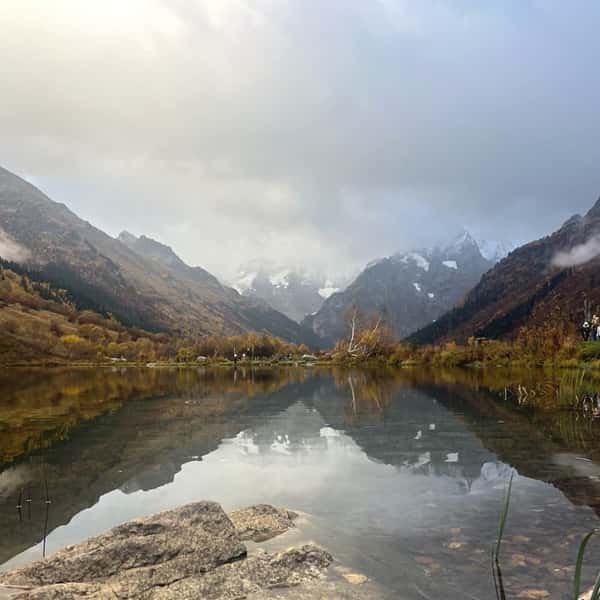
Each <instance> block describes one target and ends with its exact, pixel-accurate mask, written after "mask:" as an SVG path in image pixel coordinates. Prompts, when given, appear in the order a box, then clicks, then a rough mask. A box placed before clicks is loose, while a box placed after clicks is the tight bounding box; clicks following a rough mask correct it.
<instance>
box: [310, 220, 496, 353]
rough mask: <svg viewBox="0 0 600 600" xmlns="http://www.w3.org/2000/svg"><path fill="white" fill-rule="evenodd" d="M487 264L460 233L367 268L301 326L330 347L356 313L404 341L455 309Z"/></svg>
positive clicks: (490, 265) (343, 332) (478, 250)
mask: <svg viewBox="0 0 600 600" xmlns="http://www.w3.org/2000/svg"><path fill="white" fill-rule="evenodd" d="M492 265H493V263H492V262H491V261H490V260H488V259H486V258H484V257H483V256H482V254H481V251H480V248H479V245H478V244H477V242H476V241H475V240H474V239H473V238H472V237H471V236H470V235H469V234H468V233H466V232H465V233H463V234H462V235H461V236H460V237H459V238H457V239H456V240H455V241H454V242H453V243H452V244H450V245H448V246H447V247H445V248H435V249H433V250H419V251H415V252H408V253H401V254H396V255H394V256H390V257H388V258H384V259H381V260H378V261H375V262H373V263H371V264H369V265H368V266H367V267H366V269H364V271H363V272H362V273H361V274H360V275H359V276H358V277H357V278H356V280H355V281H354V282H353V283H352V284H351V285H350V286H349V287H348V288H347V289H346V290H345V291H343V292H339V293H335V294H333V295H332V296H331V297H330V298H329V299H328V300H327V301H326V302H325V303H324V304H323V307H322V308H321V309H320V310H319V311H318V312H317V313H316V314H315V315H311V316H309V317H307V318H306V320H305V321H304V324H305V325H306V326H307V327H310V328H311V329H312V330H313V331H314V332H315V334H317V335H318V336H320V337H321V338H323V339H325V340H327V341H328V342H329V343H331V342H333V341H335V340H337V339H340V338H342V337H344V336H345V335H346V334H347V333H348V327H347V318H348V313H349V312H350V311H352V310H353V309H354V308H357V309H359V310H360V311H361V312H362V313H366V314H367V315H368V314H377V315H380V316H382V317H383V318H384V319H385V321H386V323H387V324H388V325H389V326H390V327H391V328H392V330H393V332H394V333H395V334H396V335H397V336H399V337H402V338H403V337H406V336H408V335H410V334H411V333H413V332H415V331H416V330H418V329H419V328H420V327H423V326H424V325H426V324H428V323H430V322H432V321H434V320H435V319H437V318H438V317H440V316H441V315H443V314H444V313H445V312H446V311H447V310H449V309H450V308H451V307H452V306H454V305H455V304H456V303H457V302H458V301H459V300H461V299H462V298H463V296H464V295H465V294H466V293H467V291H469V290H470V289H471V288H472V287H473V286H474V285H475V284H476V283H477V282H478V281H479V279H480V278H481V276H482V275H483V273H485V272H486V271H487V270H489V269H490V268H491V267H492Z"/></svg>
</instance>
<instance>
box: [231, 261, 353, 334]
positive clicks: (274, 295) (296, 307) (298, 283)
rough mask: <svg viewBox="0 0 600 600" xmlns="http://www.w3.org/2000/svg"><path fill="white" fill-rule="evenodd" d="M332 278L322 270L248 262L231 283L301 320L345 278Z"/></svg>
mask: <svg viewBox="0 0 600 600" xmlns="http://www.w3.org/2000/svg"><path fill="white" fill-rule="evenodd" d="M342 280H343V278H341V279H340V281H339V282H338V281H332V280H331V279H329V278H328V277H327V276H325V275H323V274H320V273H309V272H308V271H306V270H305V269H300V268H290V267H283V266H274V265H270V266H267V265H264V264H261V265H246V266H245V267H244V268H242V269H241V270H240V273H239V275H238V276H237V277H236V279H235V281H234V282H233V283H232V287H234V288H235V289H236V290H237V291H238V292H239V293H240V294H242V295H243V296H247V297H249V298H258V299H261V300H264V301H265V302H267V303H268V304H269V305H270V306H272V307H273V308H274V309H276V310H278V311H279V312H282V313H283V314H284V315H287V316H288V317H289V318H290V319H293V320H294V321H297V322H298V323H300V322H301V321H302V319H304V317H306V316H307V315H310V314H313V313H315V312H317V311H318V310H319V309H320V308H321V306H322V305H323V302H324V301H325V300H326V299H327V298H329V296H331V295H332V294H334V293H335V292H337V291H338V290H339V289H340V288H341V287H342V286H343V285H344V281H342Z"/></svg>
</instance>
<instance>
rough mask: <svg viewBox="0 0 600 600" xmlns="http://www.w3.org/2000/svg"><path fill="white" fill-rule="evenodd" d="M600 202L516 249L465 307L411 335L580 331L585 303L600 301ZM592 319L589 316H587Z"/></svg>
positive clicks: (436, 337)
mask: <svg viewBox="0 0 600 600" xmlns="http://www.w3.org/2000/svg"><path fill="white" fill-rule="evenodd" d="M599 257H600V200H598V202H596V204H595V205H594V206H593V207H592V209H591V210H590V211H589V212H588V213H587V214H586V215H585V216H584V217H582V216H580V215H575V216H573V217H571V218H570V219H569V220H568V221H567V222H566V223H564V225H563V226H562V227H561V228H560V229H558V230H557V231H556V232H554V233H553V234H552V235H550V236H547V237H545V238H542V239H540V240H537V241H534V242H531V243H529V244H526V245H524V246H521V247H520V248H518V249H516V250H515V251H513V252H512V253H511V254H510V255H509V256H508V257H506V258H505V259H504V260H502V261H501V262H499V263H498V264H497V265H496V266H495V267H494V269H492V270H491V271H490V272H489V273H486V274H485V275H484V277H483V278H482V279H481V282H480V283H479V284H478V285H477V286H476V287H475V288H474V289H473V290H472V291H471V292H469V294H468V295H467V296H466V298H465V300H464V302H463V303H462V304H461V306H459V307H457V308H455V309H454V310H452V311H451V312H449V313H448V314H446V315H444V317H442V318H441V319H439V320H438V321H437V322H436V323H433V324H431V325H430V326H428V327H425V328H424V329H422V330H421V331H419V332H417V333H416V334H415V335H414V336H413V337H412V338H411V339H412V340H413V341H415V342H418V343H434V342H441V341H444V340H449V339H453V340H456V341H460V342H464V341H465V340H466V339H467V338H469V337H470V336H475V337H489V338H511V337H514V336H515V335H517V333H518V331H519V329H520V328H521V327H522V326H528V325H534V326H540V325H552V324H553V323H562V324H567V325H568V326H569V327H570V329H571V330H572V331H574V330H576V329H577V328H578V327H579V325H580V324H581V322H582V321H583V319H584V318H585V316H586V315H585V314H584V303H585V302H586V301H587V303H588V305H589V307H590V310H591V311H597V310H598V308H597V307H598V305H600V258H599ZM587 316H588V317H589V314H588V315H587Z"/></svg>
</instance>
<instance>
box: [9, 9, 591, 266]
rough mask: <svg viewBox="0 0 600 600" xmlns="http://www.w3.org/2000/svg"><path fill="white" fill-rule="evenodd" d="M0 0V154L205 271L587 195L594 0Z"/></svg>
mask: <svg viewBox="0 0 600 600" xmlns="http://www.w3.org/2000/svg"><path fill="white" fill-rule="evenodd" d="M4 4H5V5H6V6H3V11H4V12H3V19H2V21H1V22H0V57H1V58H2V59H3V61H2V64H3V65H4V72H3V77H2V85H3V86H4V89H3V90H2V98H3V101H2V103H1V104H0V128H1V130H2V132H3V136H2V140H0V161H1V162H4V163H5V165H6V166H7V167H9V168H10V167H13V168H15V169H16V170H17V171H19V172H23V173H26V174H29V175H32V176H33V177H34V178H35V180H36V182H38V183H39V184H40V185H41V186H42V187H43V188H44V189H47V190H48V191H49V192H51V194H52V195H53V196H55V197H57V199H59V200H62V201H65V202H67V203H68V204H69V205H71V206H72V207H73V208H74V209H75V210H76V211H78V212H80V213H81V214H82V215H83V216H84V217H85V218H88V219H90V220H92V221H93V222H95V223H98V224H100V225H102V226H104V227H106V228H107V229H109V230H110V231H112V232H114V233H116V232H118V231H119V230H120V229H122V228H127V229H130V230H132V231H135V232H137V233H147V234H149V235H155V236H156V237H158V238H159V239H162V240H163V241H165V242H167V243H169V244H170V245H172V246H173V247H175V248H176V249H178V250H180V251H181V252H182V254H184V256H185V257H186V259H187V260H189V261H190V262H193V263H197V264H202V265H204V266H206V267H207V268H210V269H212V270H215V271H216V272H217V273H219V274H226V273H227V272H231V271H232V270H234V269H235V268H236V267H237V264H232V263H235V262H236V261H237V257H238V256H240V257H243V259H244V260H245V259H247V258H257V257H260V256H261V255H267V256H272V255H273V254H278V255H279V256H281V257H282V258H284V259H285V258H289V259H292V258H296V257H297V256H298V255H302V256H303V257H304V259H305V260H306V261H307V262H310V263H315V264H319V265H325V264H326V265H331V266H332V268H335V267H336V265H342V264H343V265H349V264H358V263H361V262H367V261H368V260H370V259H371V258H373V257H375V256H379V255H381V254H385V253H391V252H393V251H395V250H397V249H400V248H403V247H408V246H412V245H420V244H429V243H432V242H434V241H436V240H437V239H439V238H440V237H441V236H447V235H448V232H449V230H452V229H458V228H460V227H462V226H463V225H467V226H469V227H473V228H475V229H477V230H478V231H481V233H482V235H483V236H484V237H488V238H508V239H513V240H515V241H525V240H527V239H530V238H532V237H536V236H539V235H542V234H545V233H546V232H548V231H549V230H551V229H552V228H553V227H555V226H556V225H557V224H559V223H560V222H562V221H563V220H564V219H565V218H566V217H568V216H570V214H571V213H574V212H578V211H581V212H583V211H585V209H586V208H587V205H588V204H591V202H592V200H593V199H594V198H595V197H596V196H597V194H598V189H599V188H600V172H599V171H598V169H597V165H598V164H600V145H599V144H598V139H600V119H599V118H598V114H597V106H599V105H600V75H599V72H598V69H597V56H598V54H600V39H599V38H598V36H597V32H596V24H597V23H598V22H599V18H600V5H598V4H597V3H596V2H593V1H591V0H590V1H583V2H580V3H577V4H576V5H575V4H574V3H566V2H558V1H552V0H550V1H548V2H537V1H533V0H525V1H518V2H517V1H514V2H510V1H509V2H507V3H481V2H474V1H472V0H456V1H450V0H444V1H441V2H435V3H426V2H409V1H406V0H330V1H327V2H313V1H311V0H308V1H306V2H305V1H302V0H287V1H283V2H276V1H273V0H253V1H250V0H247V1H244V0H219V1H218V2H215V1H209V0H171V1H166V0H164V1H163V0H146V1H142V0H131V1H130V2H122V1H121V0H104V1H103V2H90V3H85V4H86V7H85V10H84V9H83V8H82V3H80V2H79V1H78V0H55V1H54V2H52V3H36V2H33V1H29V0H5V2H4V3H3V5H4ZM46 5H47V6H46ZM90 7H92V8H90Z"/></svg>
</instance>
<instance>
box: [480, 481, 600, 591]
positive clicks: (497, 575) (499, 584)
mask: <svg viewBox="0 0 600 600" xmlns="http://www.w3.org/2000/svg"><path fill="white" fill-rule="evenodd" d="M513 477H514V471H513V473H512V474H511V476H510V480H509V482H508V487H507V489H506V493H505V495H504V505H503V508H502V514H501V515H500V523H499V525H498V537H497V539H496V544H495V546H494V547H493V548H492V574H493V576H494V587H495V591H496V598H498V600H505V599H506V594H505V592H504V584H503V581H502V571H501V570H500V547H501V545H502V538H503V537H504V529H505V527H506V521H507V518H508V511H509V508H510V497H511V493H512V483H513ZM599 531H600V530H598V529H593V530H592V531H590V532H589V533H588V534H587V535H586V536H585V537H584V538H583V540H582V542H581V544H580V545H579V550H578V552H577V562H576V563H575V576H574V579H573V600H579V598H580V596H581V575H582V572H583V562H584V559H585V552H586V549H587V546H588V544H589V542H590V540H591V539H592V537H593V536H594V535H596V534H597V533H598V532H599ZM586 600H600V572H599V573H598V575H597V576H596V580H595V583H594V587H593V588H592V592H591V595H590V596H589V599H587V598H586Z"/></svg>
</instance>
